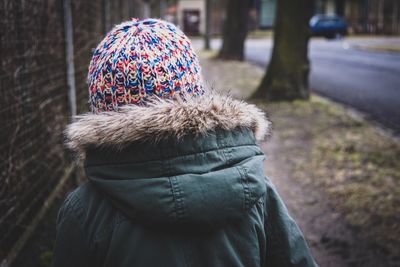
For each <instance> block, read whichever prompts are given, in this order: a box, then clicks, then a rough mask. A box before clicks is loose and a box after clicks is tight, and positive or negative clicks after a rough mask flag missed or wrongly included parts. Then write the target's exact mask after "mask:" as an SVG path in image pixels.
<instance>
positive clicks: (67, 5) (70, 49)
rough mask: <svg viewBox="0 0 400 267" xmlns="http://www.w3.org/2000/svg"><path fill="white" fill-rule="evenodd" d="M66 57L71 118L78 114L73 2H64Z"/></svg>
mask: <svg viewBox="0 0 400 267" xmlns="http://www.w3.org/2000/svg"><path fill="white" fill-rule="evenodd" d="M64 29H65V56H66V65H67V68H66V69H67V84H68V102H69V111H70V115H71V118H72V119H73V118H74V116H75V115H76V113H77V108H76V86H75V66H74V39H73V27H72V11H71V0H64Z"/></svg>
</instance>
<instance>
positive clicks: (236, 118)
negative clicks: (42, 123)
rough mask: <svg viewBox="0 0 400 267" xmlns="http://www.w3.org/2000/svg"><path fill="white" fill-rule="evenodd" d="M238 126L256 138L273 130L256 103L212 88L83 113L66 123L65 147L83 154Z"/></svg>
mask: <svg viewBox="0 0 400 267" xmlns="http://www.w3.org/2000/svg"><path fill="white" fill-rule="evenodd" d="M235 128H248V129H250V130H251V131H252V132H253V134H254V136H255V138H256V139H257V140H263V139H265V138H266V137H267V136H268V134H269V132H270V122H269V121H268V120H267V118H266V116H265V114H264V112H262V111H261V110H260V109H259V108H257V107H256V106H255V105H253V104H248V103H245V102H243V101H240V100H235V99H232V98H231V97H229V96H223V95H219V94H216V93H213V92H212V93H211V92H208V94H206V95H203V96H201V97H193V98H190V99H186V100H182V99H175V100H162V99H157V100H154V101H152V102H151V103H150V104H149V105H148V106H133V105H132V106H126V107H124V108H121V110H119V111H118V112H103V113H100V114H93V113H87V114H84V115H80V116H77V117H76V118H75V121H74V122H73V123H71V124H70V125H68V126H67V128H66V130H65V136H66V144H67V146H68V147H69V148H70V149H71V150H73V151H74V152H76V153H77V154H78V155H79V156H80V158H84V157H85V151H86V149H88V148H89V147H103V146H107V147H108V146H111V147H113V148H116V149H122V148H124V147H126V146H127V145H129V144H131V143H132V142H137V141H146V142H148V141H152V142H156V143H157V142H159V141H161V140H165V139H168V138H171V137H176V138H177V139H181V138H183V137H184V136H187V135H194V136H198V135H206V134H207V133H208V132H210V131H214V130H216V129H222V130H228V131H229V130H234V129H235Z"/></svg>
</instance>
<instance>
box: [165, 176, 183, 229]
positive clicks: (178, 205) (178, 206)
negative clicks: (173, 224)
mask: <svg viewBox="0 0 400 267" xmlns="http://www.w3.org/2000/svg"><path fill="white" fill-rule="evenodd" d="M169 180H170V183H171V187H172V194H173V197H174V200H175V205H174V207H175V211H176V218H177V221H180V220H183V219H184V218H185V215H186V214H185V213H186V212H185V203H184V200H183V191H182V189H181V188H180V187H179V181H178V177H176V176H172V177H169Z"/></svg>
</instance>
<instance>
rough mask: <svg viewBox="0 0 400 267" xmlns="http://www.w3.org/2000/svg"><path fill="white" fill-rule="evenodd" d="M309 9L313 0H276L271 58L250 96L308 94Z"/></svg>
mask: <svg viewBox="0 0 400 267" xmlns="http://www.w3.org/2000/svg"><path fill="white" fill-rule="evenodd" d="M312 12H313V1H312V0H301V1H299V0H296V1H293V0H278V3H277V11H276V14H277V16H276V20H275V30H274V47H273V50H272V56H271V61H270V63H269V65H268V67H267V71H266V74H265V76H264V78H263V79H262V81H261V84H260V85H259V87H258V89H257V91H256V92H255V93H254V94H253V96H252V97H253V98H263V99H266V100H269V101H281V100H294V99H308V98H309V96H310V91H309V88H308V76H309V71H310V62H309V60H308V40H309V38H310V31H309V24H308V23H309V20H310V17H311V15H312Z"/></svg>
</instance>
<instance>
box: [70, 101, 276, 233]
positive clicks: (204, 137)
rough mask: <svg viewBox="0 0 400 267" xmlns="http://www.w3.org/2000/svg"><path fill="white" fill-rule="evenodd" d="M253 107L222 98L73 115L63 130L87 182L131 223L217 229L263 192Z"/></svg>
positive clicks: (258, 123)
mask: <svg viewBox="0 0 400 267" xmlns="http://www.w3.org/2000/svg"><path fill="white" fill-rule="evenodd" d="M268 132H269V122H268V120H267V119H266V118H265V115H264V113H263V112H262V111H260V110H259V109H258V108H257V107H255V106H254V105H251V104H247V103H245V102H242V101H238V100H233V99H231V98H229V97H226V96H220V95H212V96H208V97H198V98H193V99H190V100H186V101H168V100H159V101H157V102H153V103H152V104H151V105H149V106H147V107H136V106H135V107H127V108H124V109H123V110H122V111H121V112H108V113H102V114H87V115H83V116H79V117H78V118H77V120H76V121H75V122H74V123H72V124H71V125H70V126H69V127H68V128H67V130H66V136H67V144H68V146H69V147H70V148H71V149H73V150H74V151H76V152H77V153H78V154H79V155H80V156H81V158H85V170H86V174H87V176H88V178H89V180H90V182H91V183H92V184H93V185H94V186H95V187H96V188H97V189H98V190H99V191H100V192H101V193H103V194H104V196H105V197H106V198H107V199H109V200H110V202H111V203H112V204H113V205H114V206H115V207H116V208H117V209H119V210H120V211H121V212H122V213H123V214H125V215H126V216H127V217H128V218H129V219H131V220H133V221H140V222H146V223H156V224H160V223H162V224H165V223H167V224H178V225H182V224H201V225H209V226H217V225H223V224H226V223H228V222H231V221H233V220H240V219H241V218H243V217H244V216H245V215H246V213H247V212H248V211H249V210H250V209H251V208H252V206H253V205H254V204H255V203H256V202H257V200H258V199H259V198H260V197H261V196H263V195H264V194H265V180H264V177H265V176H264V170H263V160H264V155H263V153H262V151H261V149H260V148H259V147H258V146H257V145H256V140H262V139H264V138H265V137H266V136H267V134H268Z"/></svg>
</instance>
